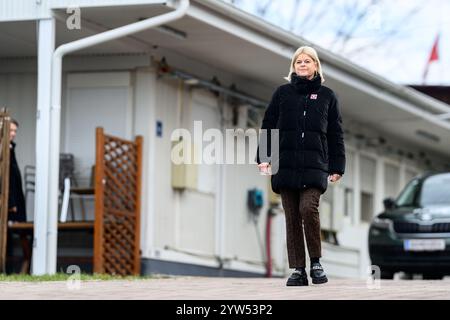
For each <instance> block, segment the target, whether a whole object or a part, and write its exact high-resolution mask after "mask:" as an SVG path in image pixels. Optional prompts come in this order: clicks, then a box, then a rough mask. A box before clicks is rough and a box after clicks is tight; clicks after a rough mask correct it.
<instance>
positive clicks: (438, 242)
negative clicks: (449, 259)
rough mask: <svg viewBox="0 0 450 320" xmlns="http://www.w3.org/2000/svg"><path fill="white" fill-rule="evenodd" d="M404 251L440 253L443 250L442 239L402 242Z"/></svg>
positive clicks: (443, 243)
mask: <svg viewBox="0 0 450 320" xmlns="http://www.w3.org/2000/svg"><path fill="white" fill-rule="evenodd" d="M403 248H404V249H405V251H442V250H445V240H444V239H409V240H404V241H403Z"/></svg>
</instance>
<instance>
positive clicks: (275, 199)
mask: <svg viewBox="0 0 450 320" xmlns="http://www.w3.org/2000/svg"><path fill="white" fill-rule="evenodd" d="M267 181H268V184H269V185H268V186H267V191H268V197H269V204H271V205H278V204H280V203H281V197H280V195H279V194H276V193H275V192H273V190H272V184H271V182H270V176H269V178H268V179H267Z"/></svg>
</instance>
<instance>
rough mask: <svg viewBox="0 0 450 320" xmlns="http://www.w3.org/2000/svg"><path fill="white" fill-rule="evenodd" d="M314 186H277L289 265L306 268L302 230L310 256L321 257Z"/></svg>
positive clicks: (318, 220)
mask: <svg viewBox="0 0 450 320" xmlns="http://www.w3.org/2000/svg"><path fill="white" fill-rule="evenodd" d="M321 194H322V193H321V192H320V190H318V189H314V188H308V189H303V190H300V189H281V190H280V195H281V203H282V205H283V209H284V212H285V217H286V240H287V251H288V261H289V268H299V267H306V265H305V263H306V262H305V244H304V240H303V231H304V234H305V238H306V243H307V246H308V253H309V257H310V258H320V257H321V242H320V241H321V239H320V218H319V200H320V195H321Z"/></svg>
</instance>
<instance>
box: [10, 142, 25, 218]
mask: <svg viewBox="0 0 450 320" xmlns="http://www.w3.org/2000/svg"><path fill="white" fill-rule="evenodd" d="M15 148H16V144H15V143H14V142H11V147H10V151H9V152H10V163H9V168H10V170H9V199H8V209H12V208H13V207H16V208H17V212H8V220H10V221H21V222H23V221H26V220H27V212H26V207H25V197H24V195H23V189H22V175H21V174H20V169H19V165H18V164H17V160H16V153H15Z"/></svg>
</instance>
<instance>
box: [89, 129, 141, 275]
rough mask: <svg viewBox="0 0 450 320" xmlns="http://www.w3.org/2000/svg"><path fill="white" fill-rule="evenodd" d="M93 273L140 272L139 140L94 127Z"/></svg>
mask: <svg viewBox="0 0 450 320" xmlns="http://www.w3.org/2000/svg"><path fill="white" fill-rule="evenodd" d="M96 144H97V147H96V149H97V154H96V164H95V165H96V170H95V181H96V183H95V202H96V204H95V232H94V233H95V240H94V272H96V273H109V274H117V275H131V274H135V275H136V274H139V273H140V248H139V235H140V233H139V231H140V218H139V216H140V192H141V187H140V184H141V157H142V151H141V150H142V138H141V137H137V138H136V141H135V142H133V141H127V140H123V139H120V138H117V137H113V136H108V135H105V134H104V133H103V129H102V128H97V141H96Z"/></svg>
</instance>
